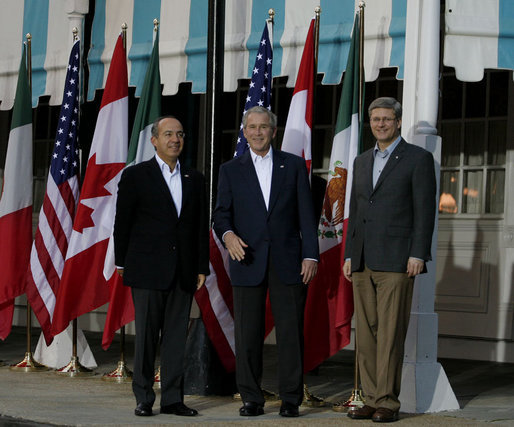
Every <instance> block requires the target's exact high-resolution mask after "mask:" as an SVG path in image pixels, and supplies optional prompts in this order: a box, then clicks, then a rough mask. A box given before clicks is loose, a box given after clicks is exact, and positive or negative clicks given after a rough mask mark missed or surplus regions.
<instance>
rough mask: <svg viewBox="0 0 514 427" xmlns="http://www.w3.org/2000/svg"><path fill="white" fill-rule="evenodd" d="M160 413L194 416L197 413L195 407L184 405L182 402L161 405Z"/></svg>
mask: <svg viewBox="0 0 514 427" xmlns="http://www.w3.org/2000/svg"><path fill="white" fill-rule="evenodd" d="M161 414H174V415H180V416H181V417H194V416H195V415H198V411H197V410H196V409H192V408H189V407H187V406H186V405H184V404H183V403H182V402H177V403H172V404H171V405H166V406H161Z"/></svg>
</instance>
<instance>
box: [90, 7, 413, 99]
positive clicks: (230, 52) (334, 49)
mask: <svg viewBox="0 0 514 427" xmlns="http://www.w3.org/2000/svg"><path fill="white" fill-rule="evenodd" d="M128 4H130V5H131V6H132V7H128ZM406 4H407V0H368V2H367V7H366V19H365V23H366V24H365V32H366V34H367V35H366V46H365V51H368V52H369V55H367V56H366V75H367V76H368V77H367V78H368V79H370V80H373V79H375V78H376V76H377V75H378V70H379V69H380V68H382V67H389V66H397V67H399V68H400V72H399V77H400V78H401V77H402V71H401V69H402V68H403V51H404V39H405V19H406ZM318 5H320V6H321V9H322V13H321V24H320V50H319V65H318V70H319V72H320V73H324V74H325V76H324V79H323V83H325V84H335V83H339V82H340V80H341V76H342V73H343V71H344V69H345V67H346V58H347V56H348V49H349V41H350V35H351V31H352V24H353V18H354V14H355V10H356V8H357V6H358V0H357V1H356V0H322V1H321V2H320V1H319V0H294V1H292V0H289V1H287V0H227V1H226V16H225V65H224V69H225V75H224V85H225V86H224V89H225V91H233V90H235V89H236V88H237V80H238V79H241V78H249V77H250V73H251V67H252V66H253V62H254V59H255V53H256V50H257V45H258V43H259V40H260V36H261V34H262V27H263V25H264V21H265V19H266V18H267V17H268V10H269V9H270V8H273V9H274V10H275V24H274V34H273V40H274V53H273V57H274V64H273V74H274V76H287V77H289V79H288V85H289V86H294V83H295V80H296V72H297V70H298V66H299V63H300V59H301V55H302V50H303V45H304V43H305V37H306V34H307V30H308V26H309V23H310V19H311V18H312V16H313V15H314V9H315V7H316V6H318ZM207 13H208V1H207V0H181V1H161V0H146V1H144V2H142V1H135V0H134V1H125V0H108V1H106V0H96V7H95V19H94V24H93V34H92V43H93V49H92V50H91V51H90V52H89V56H88V61H89V64H90V80H89V85H90V87H89V93H88V99H92V98H93V96H94V92H93V91H94V90H95V89H96V88H101V87H102V86H103V84H104V80H105V76H106V75H107V69H108V66H109V63H108V61H109V58H110V56H111V52H112V49H113V41H114V40H115V38H116V36H117V33H118V32H119V30H120V27H121V24H122V23H123V22H126V23H128V25H129V29H128V44H127V47H128V51H129V54H128V57H129V60H130V84H131V85H133V86H136V87H138V89H139V88H140V86H141V84H142V81H143V79H144V73H145V70H146V62H147V61H148V59H149V55H150V51H151V45H152V30H153V25H152V21H153V18H157V19H159V21H160V46H159V50H160V60H161V61H160V66H161V78H162V83H163V85H164V91H163V94H164V95H171V94H174V93H176V91H177V90H178V84H179V83H180V82H186V81H188V82H192V91H193V92H205V89H206V65H207V63H206V61H207V18H208V15H207ZM377 50H379V51H380V52H377ZM136 94H138V91H136Z"/></svg>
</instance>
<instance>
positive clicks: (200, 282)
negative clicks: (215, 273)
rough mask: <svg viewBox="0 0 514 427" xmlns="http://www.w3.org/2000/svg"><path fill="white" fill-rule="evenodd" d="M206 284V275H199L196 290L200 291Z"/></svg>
mask: <svg viewBox="0 0 514 427" xmlns="http://www.w3.org/2000/svg"><path fill="white" fill-rule="evenodd" d="M204 283H205V274H199V275H198V279H197V281H196V289H200V288H201V287H202V286H203V285H204Z"/></svg>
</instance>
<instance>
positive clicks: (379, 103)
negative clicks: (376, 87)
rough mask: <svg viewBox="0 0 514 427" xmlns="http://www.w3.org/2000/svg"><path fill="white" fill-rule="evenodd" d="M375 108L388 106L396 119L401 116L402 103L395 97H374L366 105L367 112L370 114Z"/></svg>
mask: <svg viewBox="0 0 514 427" xmlns="http://www.w3.org/2000/svg"><path fill="white" fill-rule="evenodd" d="M375 108H390V109H391V110H393V111H394V115H395V117H396V118H397V119H401V118H402V104H400V103H399V102H398V101H397V100H396V99H394V98H391V97H389V96H383V97H382V98H377V99H375V100H374V101H373V102H372V103H371V104H369V107H368V114H369V115H370V116H371V112H372V111H373V110H374V109H375Z"/></svg>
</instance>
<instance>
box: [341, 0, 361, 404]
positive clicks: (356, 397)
mask: <svg viewBox="0 0 514 427" xmlns="http://www.w3.org/2000/svg"><path fill="white" fill-rule="evenodd" d="M365 6H366V4H365V2H364V1H363V0H361V1H359V129H360V124H361V123H362V120H363V117H362V116H363V114H362V113H363V106H364V84H365V81H364V7H365ZM359 144H360V141H359ZM354 353H355V356H354V370H353V373H354V376H353V390H352V394H351V396H350V398H349V399H348V400H347V401H346V402H344V403H342V404H341V403H338V404H335V405H334V406H333V409H334V411H337V412H343V411H346V410H349V409H352V408H359V407H362V406H364V398H363V397H362V390H361V389H360V388H359V363H358V359H357V354H358V345H357V333H355V351H354Z"/></svg>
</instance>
